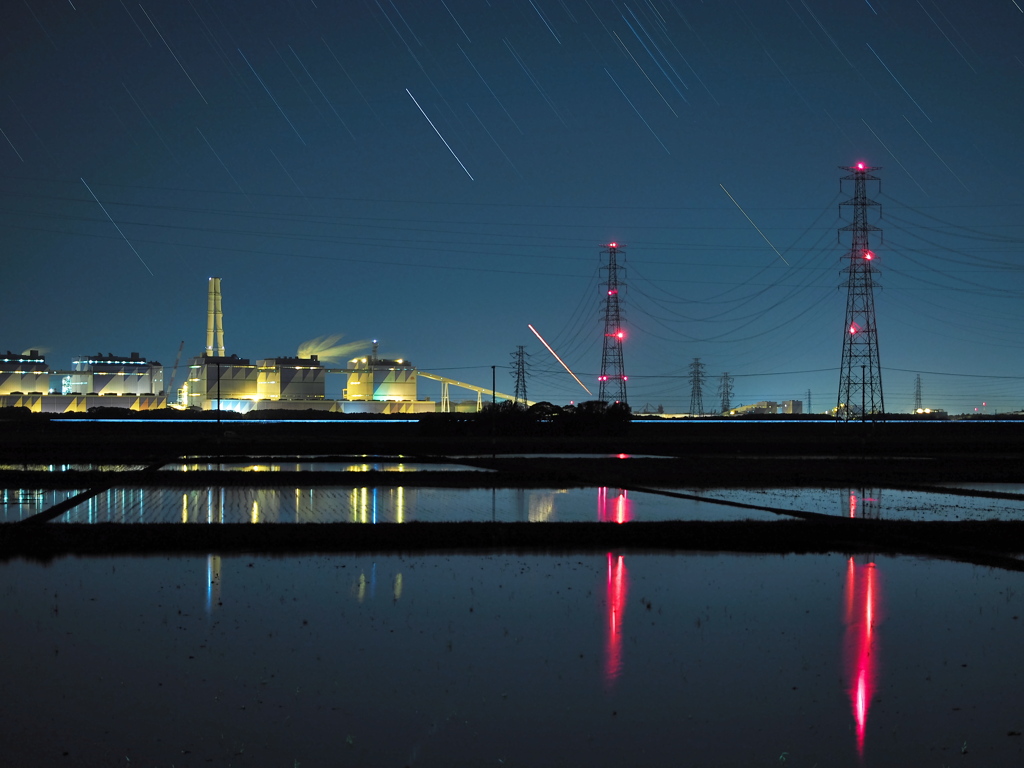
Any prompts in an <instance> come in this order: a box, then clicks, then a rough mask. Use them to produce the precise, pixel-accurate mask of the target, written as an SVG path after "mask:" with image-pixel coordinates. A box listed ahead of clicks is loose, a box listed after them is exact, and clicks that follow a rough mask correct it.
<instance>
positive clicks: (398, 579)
mask: <svg viewBox="0 0 1024 768" xmlns="http://www.w3.org/2000/svg"><path fill="white" fill-rule="evenodd" d="M391 591H392V593H393V594H394V596H395V600H398V599H399V598H400V597H401V596H402V574H400V573H396V574H395V584H394V586H393V587H392V589H391Z"/></svg>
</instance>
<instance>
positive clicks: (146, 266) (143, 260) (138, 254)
mask: <svg viewBox="0 0 1024 768" xmlns="http://www.w3.org/2000/svg"><path fill="white" fill-rule="evenodd" d="M78 180H79V181H80V182H82V183H83V184H85V188H86V189H88V190H89V194H90V195H92V199H93V200H95V201H96V205H98V206H99V207H100V210H101V211H103V215H104V216H106V217H107V218H108V219H109V220H110V223H111V224H113V225H114V229H116V230H117V234H119V235H120V236H121V237H122V238H124V241H125V242H126V243H128V247H129V248H131V249H132V253H134V254H135V255H136V256H138V257H139V261H141V262H142V266H144V267H145V268H146V271H147V272H149V274H151V275H153V270H152V269H150V268H149V264H147V263H146V261H145V259H143V258H142V254H140V253H139V252H138V251H137V250H135V246H134V245H132V243H131V240H129V239H128V237H127V236H126V235H125V233H124V232H122V231H121V228H120V227H119V226H117V222H116V221H114V219H113V217H112V216H111V215H110V214H109V213H107V209H106V208H105V207H104V205H103V203H101V202H100V199H99V198H98V197H96V193H95V192H93V191H92V187H90V186H89V185H88V184H87V183H86V181H85V179H83V178H79V179H78ZM153 277H156V275H153ZM535 333H536V331H535ZM549 349H550V347H549ZM552 354H553V353H552ZM556 357H557V355H556ZM563 365H564V363H563ZM566 370H569V369H568V368H566ZM576 381H579V379H576ZM584 389H586V387H584Z"/></svg>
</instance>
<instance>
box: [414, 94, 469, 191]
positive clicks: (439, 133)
mask: <svg viewBox="0 0 1024 768" xmlns="http://www.w3.org/2000/svg"><path fill="white" fill-rule="evenodd" d="M405 92H406V93H408V94H409V98H410V99H412V103H413V104H415V105H416V109H418V110H419V111H420V112H421V113H422V114H423V116H424V117H427V113H426V112H424V111H423V107H421V106H420V103H419V102H418V101H416V97H415V96H413V95H412V93H410V91H409V89H408V88H406V89H405ZM427 122H428V123H430V127H431V128H433V129H434V133H436V134H437V137H438V138H439V139H441V141H444V136H442V135H441V132H440V131H439V130H437V126H435V125H434V121H433V120H431V119H430V118H429V117H427ZM444 145H445V146H446V147H448V151H449V152H451V153H452V157H454V158H455V162H457V163H458V164H459V165H462V161H461V160H459V156H458V155H456V154H455V150H454V149H452V147H451V145H450V144H449V143H448V142H447V141H444ZM462 170H464V171H465V172H466V175H467V176H469V180H470V181H476V179H474V178H473V174H471V173H470V172H469V169H468V168H467V167H466V166H464V165H462Z"/></svg>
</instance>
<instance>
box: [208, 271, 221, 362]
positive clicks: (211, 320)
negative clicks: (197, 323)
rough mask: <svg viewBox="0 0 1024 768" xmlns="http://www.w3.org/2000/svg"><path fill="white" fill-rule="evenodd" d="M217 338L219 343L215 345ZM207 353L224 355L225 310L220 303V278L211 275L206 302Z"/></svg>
mask: <svg viewBox="0 0 1024 768" xmlns="http://www.w3.org/2000/svg"><path fill="white" fill-rule="evenodd" d="M215 338H216V342H217V345H216V346H214V339H215ZM206 354H207V355H209V356H210V357H224V311H223V309H222V308H221V304H220V278H219V277H211V278H210V287H209V290H208V292H207V302H206Z"/></svg>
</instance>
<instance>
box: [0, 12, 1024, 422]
mask: <svg viewBox="0 0 1024 768" xmlns="http://www.w3.org/2000/svg"><path fill="white" fill-rule="evenodd" d="M1018 2H1019V0H1018ZM1022 33H1024V12H1022V9H1021V7H1020V6H1018V4H1017V3H1016V2H1014V1H1013V0H1006V1H1005V2H1003V1H1002V0H993V1H992V2H983V3H980V4H977V3H975V4H970V5H968V4H964V3H956V2H950V1H949V0H920V2H890V1H889V0H872V1H871V2H870V3H869V2H866V0H859V1H858V2H855V1H854V0H848V1H847V2H844V3H842V4H838V3H834V2H822V1H821V0H779V1H778V2H776V1H775V0H772V1H771V2H761V1H758V2H753V1H751V0H737V1H736V2H704V3H700V2H682V1H681V0H635V1H633V2H613V1H612V0H443V1H442V0H416V1H415V2H410V1H409V0H350V1H348V2H329V1H328V0H316V2H314V1H313V0H305V2H300V1H298V0H296V1H294V2H283V0H262V1H251V0H247V1H246V2H221V1H219V0H216V1H214V0H183V2H174V3H166V2H165V3H158V2H143V3H141V4H139V3H137V2H134V1H133V0H124V1H123V2H122V0H95V1H89V0H70V1H69V0H46V2H43V1H42V0H25V1H24V2H15V3H6V4H4V6H3V9H2V10H0V36H2V42H0V130H2V131H3V135H2V136H0V201H2V202H0V226H2V232H3V247H4V263H5V270H4V279H3V281H2V282H0V301H2V306H3V333H2V334H0V347H6V348H10V349H12V350H15V351H21V350H23V349H28V348H30V347H35V348H41V349H44V350H45V351H46V353H47V356H48V360H49V361H50V363H51V365H53V366H54V367H67V366H69V365H70V362H71V358H72V357H73V356H75V355H80V354H82V355H84V354H93V353H96V352H104V353H105V352H115V353H117V354H124V353H127V352H129V351H139V352H141V353H142V354H143V355H145V356H146V357H148V358H150V359H158V360H160V361H162V362H164V363H165V364H168V365H169V364H171V363H173V360H174V356H175V353H176V351H177V349H178V344H179V342H180V341H181V340H183V339H184V340H185V354H186V355H192V354H197V353H199V352H200V351H201V350H202V348H203V346H204V344H205V320H206V318H205V310H206V280H207V278H208V277H209V276H212V275H217V276H220V277H221V278H222V279H223V291H224V311H225V329H226V340H227V351H228V353H229V354H230V353H235V354H238V355H241V356H244V357H250V358H253V359H257V358H262V357H271V356H282V355H290V354H295V352H296V351H297V349H298V347H299V345H300V344H301V343H302V342H304V341H307V340H310V339H313V338H315V337H321V336H328V335H336V334H343V337H342V339H341V343H346V342H351V343H357V342H364V343H368V340H369V339H372V338H377V339H379V340H380V343H381V346H380V352H381V354H382V355H385V356H388V357H403V358H407V359H410V360H411V361H412V362H413V363H414V364H415V365H416V366H417V367H419V368H421V369H423V370H427V371H432V372H435V373H439V374H442V375H447V376H450V377H452V378H455V379H460V380H463V381H468V382H471V383H475V384H478V385H480V386H489V385H490V379H491V366H492V365H497V366H499V369H498V388H499V389H501V390H504V391H512V388H513V382H512V378H511V376H510V364H511V361H510V354H511V353H512V352H514V351H515V349H516V347H517V346H518V345H525V347H526V349H527V352H529V353H530V354H531V358H530V360H531V363H532V369H533V374H532V376H531V378H530V379H529V382H528V395H529V397H530V398H531V399H546V400H552V401H554V402H556V403H565V402H568V401H570V400H579V399H587V395H586V393H585V392H583V390H582V389H581V388H580V387H579V385H577V384H576V383H575V382H574V381H573V380H572V378H571V377H569V375H568V374H567V373H565V372H564V370H562V369H561V368H560V366H558V364H557V363H556V362H555V361H554V360H553V358H551V356H550V355H549V354H548V353H547V352H546V351H545V350H544V349H543V348H542V347H541V345H540V344H539V342H537V340H536V338H535V337H534V336H533V334H532V333H530V331H529V329H528V328H527V324H528V323H532V324H533V325H534V326H535V327H536V328H537V329H538V330H539V331H540V332H541V333H542V334H544V335H545V337H546V338H547V339H548V340H549V341H550V342H551V343H552V345H553V346H554V347H555V349H556V350H557V351H558V352H559V353H560V354H561V355H562V356H563V357H564V358H565V359H566V360H567V362H568V363H569V365H570V366H571V367H572V368H573V369H574V370H575V371H576V372H577V373H578V374H579V375H580V377H581V378H582V379H583V381H584V382H586V383H588V386H591V385H592V384H594V385H595V386H591V389H592V390H593V391H594V392H595V393H596V391H597V390H596V382H595V379H596V376H597V374H598V372H599V370H600V364H601V338H602V333H603V325H602V322H601V304H600V302H601V298H602V296H601V291H600V289H599V287H598V282H599V279H600V277H599V273H598V268H599V267H600V266H601V264H602V256H601V253H600V252H601V245H602V244H603V243H607V242H609V241H613V240H614V241H618V242H620V243H624V244H625V254H626V258H625V266H626V274H625V279H626V282H627V283H628V288H627V289H626V291H625V293H624V295H623V305H622V306H623V310H624V314H625V317H626V328H627V331H628V333H629V337H628V339H627V343H626V346H625V348H624V361H625V367H626V373H627V374H628V376H629V383H628V387H629V401H630V403H631V404H632V405H633V407H634V409H636V410H639V409H642V408H643V407H644V406H645V405H650V406H651V407H655V406H657V405H658V404H662V405H664V407H665V409H666V410H669V411H677V410H685V409H686V408H687V407H688V405H689V401H690V385H689V381H688V379H687V372H688V366H689V363H690V362H691V361H692V360H693V358H695V357H699V358H700V359H701V361H702V362H703V363H705V364H706V375H707V377H708V385H707V387H706V389H705V394H704V402H705V406H706V407H710V406H711V404H712V403H716V402H717V395H716V394H715V389H716V385H717V383H718V382H717V379H718V377H719V376H721V375H722V373H723V372H726V371H728V372H729V373H730V374H731V375H732V376H734V377H735V379H734V384H733V387H734V393H733V398H732V401H733V404H734V405H735V404H737V403H750V402H754V401H758V400H765V399H774V400H784V399H805V398H806V393H807V391H808V390H810V391H811V393H812V405H813V408H814V410H816V411H819V410H823V409H824V408H826V407H831V406H834V405H835V401H836V393H837V390H838V377H839V363H840V357H841V352H842V339H843V333H844V311H845V305H846V296H845V290H840V289H839V287H838V286H839V284H840V282H841V280H842V277H841V275H840V269H841V268H842V266H843V265H842V256H843V255H844V253H845V252H846V246H847V244H848V242H849V241H848V240H844V241H842V242H839V240H838V236H837V233H836V229H837V228H838V227H840V226H843V225H844V224H845V223H847V221H848V215H849V213H848V211H844V216H846V217H847V218H845V219H844V218H841V217H840V210H839V205H838V203H839V202H840V200H843V199H846V198H847V197H849V195H850V194H851V193H852V189H850V188H847V190H846V192H845V193H844V194H840V190H839V178H840V176H841V175H843V173H842V172H841V171H840V170H839V169H838V167H837V166H841V165H850V164H853V163H855V162H857V161H859V160H864V161H867V162H869V163H871V164H872V165H876V166H881V167H882V170H881V171H880V172H879V174H878V175H879V176H880V177H881V178H882V186H881V191H880V192H879V191H878V190H877V189H876V188H871V189H869V194H870V195H871V196H872V197H873V198H874V199H876V200H877V201H879V202H880V203H882V219H881V220H880V221H877V222H875V223H876V224H878V226H880V227H882V228H883V230H884V232H883V236H884V239H883V240H881V241H880V242H876V241H874V240H873V241H872V243H873V245H875V246H876V248H875V250H876V251H877V253H878V256H879V268H880V269H881V275H880V283H881V285H882V286H883V288H882V289H881V290H880V291H879V292H878V293H877V295H876V307H877V315H878V333H879V347H880V351H881V362H882V367H883V372H884V373H883V383H884V387H885V402H886V406H887V408H888V410H890V411H905V410H909V409H910V407H911V406H912V404H913V398H914V381H915V376H916V375H917V374H918V373H920V375H921V380H922V390H923V399H924V405H926V406H932V407H944V408H947V409H948V410H950V411H952V412H957V413H959V412H965V411H972V410H973V409H974V408H975V407H978V408H980V407H981V403H982V402H987V403H988V406H987V407H988V408H989V409H990V410H991V409H993V408H999V409H1003V410H1007V409H1020V408H1024V361H1022V359H1021V354H1020V353H1021V347H1022V342H1021V340H1020V333H1019V331H1018V329H1019V328H1020V326H1021V324H1022V322H1021V321H1022V319H1024V318H1022V315H1024V303H1022V302H1021V298H1022V290H1024V279H1022V278H1024V275H1022V269H1024V258H1022V257H1024V253H1022V250H1024V248H1022V246H1024V231H1022V229H1021V222H1022V218H1021V213H1022V211H1024V197H1022V193H1021V191H1020V188H1021V187H1020V183H1019V179H1020V172H1021V170H1022V168H1021V165H1022V147H1021V141H1020V135H1021V125H1022V122H1024V121H1022V117H1024V114H1022V113H1024V110H1022V98H1021V97H1022V86H1024V61H1022V59H1021V56H1022V53H1021V52H1022V50H1024V48H1022V46H1021V40H1022ZM421 109H422V111H421ZM723 188H724V189H723ZM724 190H728V193H729V194H730V195H732V197H733V198H735V200H736V202H737V203H738V204H739V205H740V206H742V208H743V210H744V211H745V212H746V214H747V216H749V217H750V219H751V220H753V222H754V223H755V224H756V225H757V228H759V229H760V231H761V232H762V233H763V234H764V237H762V235H761V234H760V233H759V232H758V229H755V227H754V226H753V225H752V224H751V223H750V221H748V219H747V218H746V217H745V216H744V215H743V213H742V212H741V211H740V210H739V209H738V208H737V206H736V205H735V204H734V203H733V202H732V201H731V200H730V199H729V196H728V195H727V194H726V193H725V191H724ZM93 195H95V199H94V197H93ZM97 200H98V201H99V202H97ZM100 203H102V206H103V207H101V205H100ZM104 209H105V211H106V213H105V212H104ZM106 214H109V217H110V218H108V217H107V215H106ZM111 219H113V222H116V225H117V226H116V227H115V225H114V224H113V223H112V222H111ZM119 230H120V232H119ZM122 233H123V236H122ZM765 238H767V240H768V241H770V243H771V244H772V245H773V246H774V247H775V248H776V249H778V251H779V252H781V253H782V254H783V256H784V257H785V261H787V262H789V264H788V266H787V264H786V263H785V262H784V261H783V259H782V258H780V256H779V255H777V253H776V252H775V251H774V250H773V249H772V247H770V246H769V244H768V242H766V240H765ZM362 348H363V349H368V347H367V346H364V347H362ZM432 387H433V385H432V384H431V383H428V382H426V381H423V382H421V390H422V391H423V392H424V394H432ZM455 396H461V395H456V393H455V392H454V391H453V397H455ZM467 396H468V393H467Z"/></svg>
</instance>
